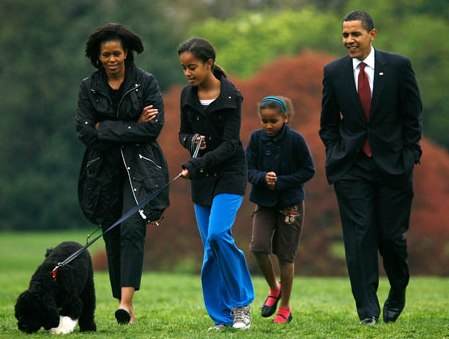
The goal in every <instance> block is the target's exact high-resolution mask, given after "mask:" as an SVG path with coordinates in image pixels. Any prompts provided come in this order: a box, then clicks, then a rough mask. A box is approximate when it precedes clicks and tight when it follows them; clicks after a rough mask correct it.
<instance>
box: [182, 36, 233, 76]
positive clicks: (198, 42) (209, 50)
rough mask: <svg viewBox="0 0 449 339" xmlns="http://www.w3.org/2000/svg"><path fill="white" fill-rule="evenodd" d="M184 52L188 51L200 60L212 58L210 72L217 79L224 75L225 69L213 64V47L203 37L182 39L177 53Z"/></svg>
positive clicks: (204, 60)
mask: <svg viewBox="0 0 449 339" xmlns="http://www.w3.org/2000/svg"><path fill="white" fill-rule="evenodd" d="M184 52H190V53H192V54H193V55H194V56H195V57H196V58H198V59H200V60H201V61H202V62H207V61H208V60H209V59H212V61H213V65H212V72H213V73H214V75H215V77H216V78H217V79H220V78H221V77H226V73H225V71H224V70H223V69H222V68H221V67H220V66H218V65H217V64H215V56H216V54H215V49H214V46H212V44H211V43H210V42H209V41H207V40H206V39H203V38H197V37H195V38H190V39H189V40H187V41H184V42H183V43H182V44H181V45H179V47H178V55H180V54H182V53H184Z"/></svg>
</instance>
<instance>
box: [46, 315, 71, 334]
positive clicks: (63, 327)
mask: <svg viewBox="0 0 449 339" xmlns="http://www.w3.org/2000/svg"><path fill="white" fill-rule="evenodd" d="M76 324H78V319H75V320H72V319H71V318H70V317H59V326H58V327H54V328H51V329H50V333H51V334H69V333H72V332H73V330H74V329H75V326H76Z"/></svg>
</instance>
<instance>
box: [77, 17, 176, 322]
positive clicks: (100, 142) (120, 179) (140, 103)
mask: <svg viewBox="0 0 449 339" xmlns="http://www.w3.org/2000/svg"><path fill="white" fill-rule="evenodd" d="M142 51H143V45H142V41H141V40H140V38H139V37H138V36H136V35H135V34H134V33H132V32H130V31H129V30H127V29H126V28H125V27H123V26H121V25H119V24H107V25H105V26H103V27H101V28H99V29H98V30H97V31H95V32H94V33H93V34H92V35H91V36H90V37H89V39H88V41H87V44H86V56H87V57H88V58H89V59H90V61H91V63H92V65H93V66H95V67H96V68H97V69H98V70H97V71H96V72H94V73H93V74H92V75H91V76H90V77H88V78H85V79H84V80H83V81H82V82H81V87H80V91H79V99H78V109H77V113H76V129H77V132H78V136H79V138H80V139H81V141H82V142H83V143H84V144H85V145H86V152H85V155H84V159H83V163H82V166H81V174H80V181H79V198H80V204H81V207H82V209H83V212H84V213H85V215H86V216H87V217H88V218H89V220H91V221H92V222H94V223H96V224H100V225H101V226H102V227H103V229H105V228H106V227H108V226H110V225H111V224H112V223H113V222H114V221H115V220H116V219H118V218H119V217H120V215H121V214H122V213H124V212H126V211H127V210H129V209H130V208H132V207H134V206H135V205H136V204H138V203H139V202H140V201H141V200H142V199H143V198H144V197H145V196H146V195H147V194H149V193H151V192H154V191H156V190H158V189H159V188H160V187H162V186H163V185H165V184H166V183H167V182H168V170H167V163H166V161H165V158H164V156H163V154H162V151H161V149H160V147H159V145H158V143H157V141H156V140H157V137H158V136H159V133H160V131H161V129H162V126H163V124H164V111H163V102H162V96H161V93H160V90H159V86H158V83H157V81H156V79H155V78H154V77H153V75H151V74H149V73H147V72H145V71H143V70H141V69H139V68H137V67H136V66H135V65H134V55H133V53H134V52H137V53H140V52H142ZM167 206H168V190H165V191H164V192H162V193H161V194H160V195H159V196H158V197H157V198H156V199H154V200H153V201H151V202H150V204H148V205H147V206H146V207H145V209H142V210H140V211H139V213H138V214H135V215H133V216H132V217H131V218H129V219H128V220H126V221H125V222H123V223H122V224H121V225H120V226H119V227H116V228H115V229H113V230H112V231H110V232H109V233H107V234H105V235H104V241H105V244H106V252H107V257H108V267H109V278H110V282H111V287H112V294H113V296H114V298H116V299H118V300H119V307H118V310H117V311H116V312H115V317H116V319H117V321H118V322H119V323H122V324H127V323H130V322H133V321H134V320H135V314H134V309H133V305H132V300H133V296H134V292H135V291H136V290H138V289H139V288H140V280H141V276H142V266H143V254H144V241H145V233H146V226H147V224H148V223H150V222H152V221H157V220H159V218H160V216H161V214H162V212H163V211H164V209H165V208H166V207H167Z"/></svg>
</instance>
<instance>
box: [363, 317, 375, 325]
mask: <svg viewBox="0 0 449 339" xmlns="http://www.w3.org/2000/svg"><path fill="white" fill-rule="evenodd" d="M376 323H377V319H376V317H367V318H364V319H362V320H360V324H362V325H367V326H374V325H376Z"/></svg>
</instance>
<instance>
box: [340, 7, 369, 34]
mask: <svg viewBox="0 0 449 339" xmlns="http://www.w3.org/2000/svg"><path fill="white" fill-rule="evenodd" d="M355 20H360V21H361V22H362V26H363V28H365V29H366V30H367V31H368V32H369V31H371V30H372V29H373V28H374V21H373V18H372V17H371V15H369V14H368V13H367V12H365V11H352V12H350V13H348V14H346V16H345V17H344V19H343V21H355Z"/></svg>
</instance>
